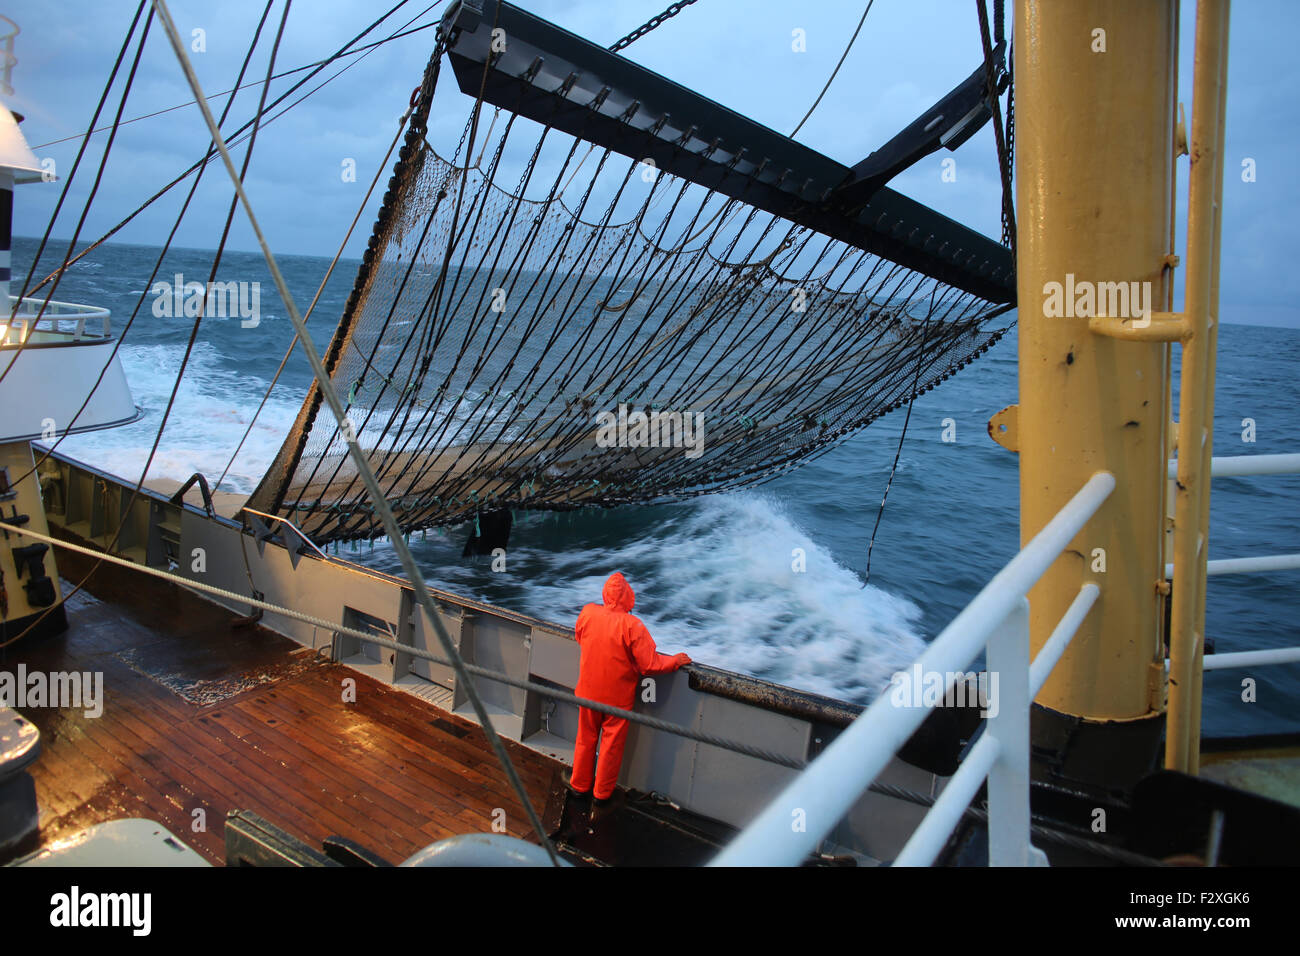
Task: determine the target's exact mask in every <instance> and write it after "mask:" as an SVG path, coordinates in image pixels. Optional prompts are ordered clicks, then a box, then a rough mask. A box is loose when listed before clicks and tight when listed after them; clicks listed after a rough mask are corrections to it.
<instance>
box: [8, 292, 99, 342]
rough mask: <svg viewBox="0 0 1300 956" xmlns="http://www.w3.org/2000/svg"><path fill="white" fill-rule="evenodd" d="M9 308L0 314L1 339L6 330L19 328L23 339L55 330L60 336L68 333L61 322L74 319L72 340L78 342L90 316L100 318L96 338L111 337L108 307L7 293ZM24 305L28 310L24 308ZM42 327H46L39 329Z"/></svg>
mask: <svg viewBox="0 0 1300 956" xmlns="http://www.w3.org/2000/svg"><path fill="white" fill-rule="evenodd" d="M7 304H8V308H7V309H6V311H5V314H4V315H3V316H0V325H3V326H4V334H3V336H0V339H3V338H7V337H8V333H9V329H10V328H12V327H15V326H16V327H18V328H19V329H20V330H21V331H20V334H19V339H20V340H23V339H26V338H27V336H29V335H31V333H33V332H36V331H47V332H57V333H59V334H61V335H67V334H69V332H67V331H65V330H64V328H63V323H64V322H67V321H75V322H76V326H75V327H74V328H73V329H72V330H71V333H70V334H71V335H72V340H73V341H74V342H79V341H81V339H82V338H83V337H85V335H86V323H87V322H89V321H91V320H92V319H99V320H100V321H101V323H102V326H101V328H102V333H101V335H99V336H96V337H97V338H105V339H107V338H111V337H112V324H111V320H112V315H113V313H112V312H111V311H110V310H109V309H105V308H101V307H100V306H96V305H79V304H78V303H76V302H59V301H57V300H54V299H36V298H32V297H30V296H29V297H27V298H23V299H19V298H18V297H17V296H14V295H11V296H9V302H8V303H7ZM24 307H26V308H27V309H30V311H24ZM42 326H48V328H45V329H42Z"/></svg>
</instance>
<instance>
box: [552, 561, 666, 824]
mask: <svg viewBox="0 0 1300 956" xmlns="http://www.w3.org/2000/svg"><path fill="white" fill-rule="evenodd" d="M602 596H603V597H604V599H605V604H604V606H603V607H602V606H601V605H599V604H588V605H587V606H586V607H584V608H583V609H582V613H581V614H579V615H578V623H577V625H576V627H575V630H576V631H577V635H578V645H579V646H580V648H581V653H582V660H581V663H580V665H579V670H578V687H577V689H576V693H577V695H578V696H579V697H586V698H588V699H590V700H595V701H599V702H600V703H602V704H610V705H612V706H614V707H622V708H624V709H626V710H631V709H632V707H633V705H634V704H635V703H636V690H637V684H638V682H639V681H640V679H641V677H642V675H645V674H666V673H668V672H669V671H675V670H677V669H678V668H679V667H681V666H682V665H684V664H689V663H690V662H691V659H690V658H689V657H687V656H686V655H685V654H675V655H671V656H670V655H667V654H660V653H659V651H658V650H657V649H656V647H655V642H654V638H652V637H651V636H650V632H649V631H648V630H646V626H645V625H644V624H642V623H641V621H640V620H639V619H638V618H636V617H634V616H633V615H632V614H631V613H630V612H631V610H632V605H633V604H634V603H635V602H636V595H635V594H633V593H632V588H631V587H630V586H629V585H628V583H627V580H626V579H625V578H624V577H623V575H621V574H619V573H618V572H617V571H615V572H614V573H613V574H611V575H610V576H609V580H607V581H606V582H605V588H604V592H603V595H602ZM597 738H599V739H600V763H599V766H597V762H596V740H597ZM626 741H627V718H625V717H614V716H609V715H606V714H602V713H599V712H597V711H594V710H588V709H587V708H586V707H580V708H578V741H577V743H576V745H575V746H574V748H573V775H572V776H571V777H570V778H569V786H571V787H572V788H573V789H574V790H576V791H578V792H579V793H586V792H587V791H589V790H590V791H592V793H593V794H594V795H595V797H596V799H597V800H608V799H609V798H610V797H611V796H612V795H613V793H614V785H615V784H616V783H618V772H619V768H620V767H621V766H622V764H623V745H624V743H625V742H626ZM593 776H594V781H595V788H594V789H593V787H592V782H593Z"/></svg>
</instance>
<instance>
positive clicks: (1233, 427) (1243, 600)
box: [14, 238, 1300, 735]
mask: <svg viewBox="0 0 1300 956" xmlns="http://www.w3.org/2000/svg"><path fill="white" fill-rule="evenodd" d="M64 246H66V243H64V244H62V245H58V244H56V245H55V246H54V249H53V250H47V252H46V255H45V257H44V258H43V261H42V265H43V266H45V268H44V269H43V270H38V274H39V275H40V276H43V275H45V274H46V273H48V272H49V271H50V270H51V269H52V268H53V267H54V265H55V264H56V263H57V262H58V261H59V259H60V258H61V257H62V255H63V251H64ZM35 250H36V242H35V241H34V240H31V239H21V238H19V239H16V240H15V248H14V274H15V287H17V286H18V285H19V284H20V283H21V281H22V279H23V277H25V275H26V273H27V269H28V268H29V267H30V265H31V261H32V257H33V255H34V254H35ZM158 252H159V250H158V249H155V248H151V247H144V246H132V245H125V244H107V245H105V246H103V247H101V248H100V249H97V250H96V251H95V252H93V253H92V254H91V255H90V256H88V257H87V258H86V259H85V260H82V262H80V263H78V264H77V265H76V266H75V267H74V268H73V269H71V270H69V272H68V273H67V275H66V276H65V277H64V279H63V280H62V282H61V284H60V286H59V288H58V290H57V292H56V298H58V299H61V300H65V301H73V302H84V303H93V304H97V305H104V306H107V307H109V308H111V309H112V310H113V316H114V318H113V327H114V331H115V332H118V333H120V332H121V331H122V329H123V327H124V326H125V324H126V322H127V320H128V318H129V317H130V315H131V313H132V310H133V309H135V308H136V306H137V304H140V308H139V312H138V315H137V317H136V319H135V322H134V324H133V325H132V327H131V328H130V330H129V332H127V334H126V336H125V339H124V342H123V345H122V349H121V356H122V361H123V365H124V367H125V369H126V372H127V375H128V377H129V380H130V382H131V386H132V389H133V392H134V395H135V400H136V403H137V404H138V405H140V406H142V407H143V409H144V412H145V414H144V417H143V419H142V420H141V421H140V422H138V423H136V424H134V425H130V426H126V427H122V428H118V429H114V430H111V431H105V432H99V433H95V434H90V435H83V436H73V437H71V438H67V439H65V440H64V441H63V442H62V443H61V445H60V450H61V451H63V452H65V453H67V454H69V455H71V456H73V457H75V458H79V459H81V460H84V461H87V462H89V463H91V464H94V465H96V466H98V467H101V468H104V469H107V470H109V471H111V472H114V473H116V474H119V475H122V476H124V477H127V478H132V479H135V478H138V477H139V475H140V470H141V468H142V467H143V466H144V463H145V460H146V458H147V456H148V454H149V450H150V447H151V445H152V443H153V440H154V438H155V436H156V434H157V431H158V428H159V426H160V424H161V422H162V416H163V411H164V409H165V408H166V406H167V404H168V401H169V399H170V397H171V392H172V386H173V383H174V380H175V377H176V373H177V371H178V369H179V367H180V362H181V359H182V356H183V354H184V350H185V344H186V341H187V340H188V338H189V335H190V327H191V324H192V320H189V319H184V318H168V317H156V316H155V315H154V314H153V308H152V306H153V302H154V296H152V295H150V294H149V291H148V288H147V280H148V279H149V275H150V272H151V270H152V269H153V266H154V262H155V260H156V258H157V255H158ZM211 259H212V253H210V252H204V251H197V250H173V251H172V252H170V253H169V254H168V256H167V259H166V261H165V262H164V264H163V267H162V268H161V270H160V272H159V275H158V278H157V280H155V281H168V282H174V281H175V280H174V276H175V274H176V273H181V274H182V275H183V276H184V277H185V281H206V278H207V274H208V270H209V268H210V265H211ZM280 265H281V268H282V270H283V272H284V274H285V276H286V278H287V280H288V282H289V284H290V287H291V290H292V291H293V293H294V295H295V297H296V299H297V301H298V302H299V304H300V307H303V306H305V304H306V303H307V302H310V300H311V298H312V296H313V295H314V294H315V293H316V290H317V287H318V285H319V283H320V281H321V279H322V277H323V276H324V274H325V271H326V269H327V267H328V265H329V262H328V260H326V259H321V258H315V257H300V256H283V257H281V259H280ZM356 267H357V263H355V262H348V261H344V262H341V263H340V264H339V267H338V268H337V269H336V271H335V274H334V276H333V277H332V278H331V281H330V283H329V284H328V285H327V287H326V289H325V291H324V293H323V294H322V296H321V299H320V302H319V304H318V305H317V307H316V310H315V312H314V313H313V315H312V317H311V320H310V323H309V325H310V328H311V330H312V332H313V335H314V337H315V338H316V341H317V343H318V344H319V345H320V347H322V348H323V347H324V346H325V344H326V343H327V342H328V340H329V337H330V334H331V332H332V331H333V328H334V326H335V324H336V323H337V321H338V316H339V315H340V313H341V311H342V309H343V305H344V303H345V301H346V298H347V296H348V294H349V292H350V290H351V284H352V279H353V276H354V275H355V270H356ZM218 279H219V280H222V281H225V280H234V281H247V282H260V283H261V290H262V297H261V321H260V324H259V325H258V326H257V327H256V328H244V327H243V326H242V324H241V321H240V319H239V318H238V317H234V318H214V319H205V320H204V322H203V323H202V326H201V327H200V331H199V335H198V338H197V341H196V344H195V347H194V349H193V351H192V354H191V356H190V359H189V363H188V366H187V369H186V374H185V376H184V377H183V379H182V381H181V387H180V389H179V391H178V392H177V394H176V398H175V402H174V405H173V408H172V411H171V414H170V416H169V418H168V421H167V425H166V428H165V430H164V432H163V439H162V441H161V443H160V445H159V450H158V453H157V454H156V455H155V457H154V459H153V463H152V465H151V466H150V468H149V476H150V477H155V478H157V477H166V478H174V479H178V480H183V479H185V478H188V477H189V476H190V475H191V474H192V473H193V472H195V471H201V472H203V473H204V474H205V475H206V476H207V477H208V478H209V480H211V481H214V482H215V481H216V480H217V479H218V477H219V476H221V475H222V474H223V472H225V473H226V478H225V479H224V481H223V482H222V485H221V489H222V490H225V491H232V492H248V491H251V490H252V488H253V487H254V485H255V484H256V483H257V481H258V479H259V478H260V476H261V474H262V473H263V471H264V470H265V468H266V466H267V465H268V463H269V462H270V460H271V458H272V457H273V456H274V454H275V453H276V451H277V450H278V449H279V447H280V444H281V442H282V440H283V437H284V435H285V433H286V431H287V430H288V428H289V426H290V424H291V423H292V421H293V418H294V416H295V415H296V413H297V411H298V408H299V405H300V403H301V400H302V396H303V395H304V394H305V391H306V387H307V384H308V382H309V381H310V377H311V376H310V370H309V368H308V367H307V362H306V360H305V359H304V358H303V357H302V355H301V352H300V351H298V352H295V354H294V355H293V357H292V358H291V359H290V361H289V363H288V364H287V366H286V368H285V370H284V373H283V375H282V376H281V378H280V381H279V383H278V385H277V387H276V389H275V390H274V392H273V393H272V395H271V398H270V400H269V401H268V402H267V405H266V408H265V409H264V410H263V412H262V414H261V415H260V416H259V417H257V419H256V421H255V422H254V424H253V427H252V430H251V432H250V433H249V435H248V438H247V440H246V441H245V443H244V445H243V448H242V449H241V450H240V452H239V454H238V455H234V457H233V460H232V455H233V454H234V451H235V448H236V446H237V445H238V443H239V442H240V440H241V438H243V436H244V433H245V431H246V430H247V429H248V426H249V423H250V422H253V413H254V411H255V410H256V408H257V405H258V403H259V402H260V401H261V399H262V397H263V395H264V394H265V393H266V390H267V388H268V386H269V384H270V382H271V379H272V377H273V376H274V375H275V372H276V368H277V367H278V365H279V364H280V361H281V358H282V357H283V355H284V351H285V349H286V347H287V346H288V344H289V342H290V340H291V339H292V335H293V330H292V328H291V326H290V324H289V321H288V319H287V317H286V316H285V314H284V310H283V307H282V306H281V304H280V302H279V300H278V298H277V297H276V296H275V293H274V286H273V285H272V283H271V281H270V277H269V275H268V274H267V271H266V269H265V265H264V264H263V262H262V260H261V257H260V256H259V255H255V254H249V253H238V252H230V253H227V254H226V256H225V258H224V260H223V263H222V266H221V269H220V270H219V274H218ZM1228 318H1229V319H1230V320H1231V319H1232V316H1231V315H1229V316H1228ZM1297 368H1300V330H1293V329H1284V328H1268V327H1256V326H1248V325H1234V324H1225V325H1224V326H1223V327H1222V330H1221V333H1220V354H1219V377H1218V392H1217V396H1216V405H1215V409H1216V416H1215V435H1214V447H1215V452H1216V454H1222V455H1231V454H1272V453H1282V452H1293V451H1296V450H1298V448H1300V428H1297V425H1298V424H1300V422H1298V420H1297V417H1296V411H1297V408H1298V407H1300V375H1298V374H1297ZM1015 401H1016V341H1015V336H1014V334H1012V335H1009V336H1008V337H1007V338H1006V339H1004V340H1003V341H1002V342H1001V343H999V344H998V345H997V346H995V347H994V348H993V349H992V350H991V351H990V352H989V353H988V354H987V355H985V356H984V357H983V358H982V359H980V360H978V361H977V362H976V363H975V364H974V365H972V366H971V367H969V368H968V369H966V370H964V371H963V372H961V373H960V374H958V375H957V376H955V377H954V378H952V379H950V380H949V381H947V382H945V383H944V384H942V385H940V386H939V387H938V388H936V389H934V390H933V391H931V392H930V393H928V394H926V395H924V396H922V397H921V398H919V399H918V400H917V401H916V403H915V407H914V409H913V412H912V418H911V422H910V425H909V427H908V431H907V436H906V440H905V441H904V443H903V451H902V456H901V460H900V461H899V465H898V472H897V474H896V476H895V479H894V483H893V487H892V490H891V491H890V495H889V500H888V504H887V507H886V509H885V513H884V517H883V520H882V521H881V523H880V529H879V532H878V534H877V537H876V542H875V548H874V551H873V553H872V559H871V575H870V584H869V585H868V586H866V587H865V588H864V587H863V586H862V571H863V569H864V567H865V565H866V557H867V545H868V540H869V539H870V536H871V531H872V525H873V524H874V523H875V520H876V513H877V509H878V506H879V504H880V498H881V494H882V492H883V491H884V487H885V482H886V480H887V478H888V475H889V469H890V465H891V463H892V462H893V459H894V454H895V451H896V449H897V445H898V440H899V434H900V431H901V429H902V424H903V418H904V414H905V413H904V411H902V410H900V411H898V412H895V413H893V414H891V415H889V416H886V417H885V418H884V419H882V420H880V421H878V422H877V423H876V424H874V425H872V426H871V427H869V428H867V429H866V430H864V431H862V432H860V433H859V434H857V435H855V436H853V437H852V438H851V439H850V440H848V441H847V442H845V443H844V444H843V445H842V446H840V447H838V448H836V449H835V450H833V451H831V452H829V453H828V454H825V455H823V456H821V457H820V458H818V459H816V460H814V461H811V462H809V463H807V464H806V465H805V466H804V467H802V468H799V469H797V470H795V471H792V472H790V473H787V474H785V475H783V476H781V477H780V478H778V479H776V480H773V481H771V482H768V483H766V484H764V485H761V486H759V487H756V488H754V489H751V490H747V491H743V492H737V493H731V494H725V495H714V496H706V497H702V498H697V499H694V500H691V501H687V502H681V503H672V504H661V505H653V506H645V507H632V508H622V509H615V510H610V511H605V510H598V509H596V510H589V511H583V512H576V513H571V514H542V513H532V514H521V515H520V516H518V519H517V521H516V524H515V529H514V532H513V535H512V538H511V546H510V550H509V554H508V558H507V570H506V571H505V572H504V573H495V572H493V571H492V569H491V566H490V562H489V561H488V560H487V559H479V560H477V561H468V560H462V559H461V557H460V551H461V548H462V546H463V544H464V540H465V535H466V529H463V528H451V529H447V530H446V531H439V532H434V531H431V532H429V533H428V534H427V535H416V536H414V537H413V538H412V542H411V544H412V549H413V551H414V553H415V555H416V557H417V559H418V560H419V561H420V562H421V565H422V567H423V569H424V572H425V574H426V576H427V577H428V579H429V580H430V582H431V583H433V584H435V585H437V586H439V587H442V588H446V589H448V590H451V591H456V592H460V593H467V594H471V595H473V596H475V597H478V598H480V599H483V600H487V601H491V602H493V603H496V604H500V605H503V606H506V607H510V608H513V609H516V610H519V611H522V612H525V613H528V614H533V615H536V616H538V617H541V618H545V619H547V620H553V621H558V622H571V621H572V620H573V619H574V618H575V617H576V616H577V613H578V611H579V610H580V609H581V607H582V605H583V604H585V603H587V602H588V601H592V600H598V599H599V594H600V587H601V584H602V582H603V581H604V579H605V577H606V576H607V575H608V574H609V573H610V572H611V571H614V570H620V571H622V572H623V573H624V575H626V576H627V578H628V580H629V581H630V582H631V584H632V586H633V588H634V590H635V591H636V592H637V605H636V612H637V614H638V615H640V616H641V617H642V619H643V620H644V621H645V622H646V624H647V625H648V626H649V628H650V630H651V633H652V634H654V636H655V638H656V640H657V641H658V643H659V645H660V647H661V649H663V650H665V651H668V652H675V651H678V650H685V651H687V652H688V653H690V654H691V656H692V657H694V658H695V659H697V660H699V661H701V662H705V663H709V664H713V665H716V666H719V667H724V668H727V669H731V670H736V671H741V672H744V673H749V674H753V675H755V676H758V677H762V678H765V679H768V680H773V681H777V682H780V683H783V684H789V685H792V686H795V687H798V688H802V689H805V690H810V691H814V692H817V693H822V694H827V695H831V696H834V697H839V698H843V699H848V700H852V701H857V702H865V701H868V700H870V699H871V698H872V697H874V695H875V694H876V693H878V692H879V690H880V689H881V687H882V686H883V685H884V684H885V683H886V682H887V681H888V678H889V675H890V674H891V673H892V672H893V671H894V670H897V669H899V668H901V667H903V666H905V665H906V664H908V663H909V662H910V661H911V660H912V659H914V658H915V657H916V655H917V654H918V653H919V651H920V650H921V649H922V648H923V646H924V645H925V642H927V641H928V640H930V639H932V638H933V637H934V636H935V635H936V634H937V633H939V631H940V630H942V628H943V627H944V626H945V625H946V624H947V623H948V622H949V621H950V620H951V619H952V618H953V617H954V616H955V615H956V613H957V612H958V611H959V610H960V609H961V608H962V607H963V606H964V605H965V604H966V603H967V602H968V601H969V600H970V599H971V598H972V597H973V596H974V595H975V594H976V593H977V592H978V591H979V590H980V588H981V587H983V585H984V584H985V583H986V582H987V581H988V579H989V578H990V577H991V576H992V575H993V574H994V573H995V572H996V571H997V570H998V569H999V568H1000V567H1001V566H1002V565H1003V564H1004V563H1005V562H1006V561H1007V560H1008V559H1009V558H1010V557H1012V556H1013V555H1014V554H1015V552H1016V550H1017V548H1018V545H1019V536H1018V523H1017V521H1018V519H1017V505H1018V500H1019V498H1018V495H1019V491H1018V484H1017V461H1016V457H1015V455H1013V454H1011V453H1010V452H1007V451H1005V450H1003V449H1002V448H1000V447H999V446H997V445H995V444H994V443H993V442H992V441H991V440H990V439H989V438H988V436H987V434H986V431H985V428H986V423H987V421H988V419H989V417H990V416H991V415H992V414H993V413H994V412H996V411H998V410H999V409H1001V408H1002V407H1004V406H1006V405H1009V404H1012V403H1014V402H1015ZM946 419H952V421H953V423H954V424H955V438H956V440H955V441H952V442H945V441H944V440H943V436H944V431H945V420H946ZM1243 419H1253V421H1254V423H1255V428H1254V441H1253V442H1245V441H1243ZM227 468H228V469H229V470H228V472H227ZM796 549H800V550H801V552H802V555H803V564H804V568H805V569H804V570H803V571H802V572H796V571H794V570H793V563H794V562H795V560H796V557H795V553H796ZM1296 551H1300V476H1287V477H1273V478H1257V479H1220V480H1218V481H1216V482H1215V486H1214V497H1213V504H1212V515H1211V538H1210V557H1211V558H1224V557H1239V556H1249V555H1262V554H1278V553H1288V552H1296ZM340 553H341V554H342V555H343V556H345V557H348V558H350V559H353V560H356V561H359V562H361V563H364V564H368V565H370V566H373V567H375V568H378V569H381V570H385V571H398V570H399V568H398V562H397V559H396V555H395V554H394V552H393V551H392V548H391V546H389V545H387V544H386V543H385V542H378V543H376V544H375V545H374V546H373V547H372V546H370V545H368V544H367V545H361V546H358V547H357V548H356V549H353V548H350V547H349V546H346V545H345V546H343V549H342V551H341V552H340ZM1207 619H1208V620H1207V633H1208V635H1209V636H1210V639H1211V640H1212V641H1214V642H1215V645H1216V649H1217V650H1219V651H1230V650H1250V649H1258V648H1268V647H1286V646H1294V645H1296V644H1297V643H1300V625H1297V621H1300V573H1297V572H1274V573H1268V574H1258V575H1235V576H1220V577H1216V578H1212V579H1211V581H1210V588H1209V600H1208V610H1207ZM1245 677H1250V678H1253V679H1254V680H1255V681H1256V684H1257V686H1256V700H1255V701H1254V702H1251V703H1247V702H1244V701H1243V700H1242V699H1241V697H1242V685H1241V682H1242V679H1243V678H1245ZM1203 713H1204V719H1205V733H1206V734H1207V735H1215V734H1245V733H1262V732H1270V731H1279V730H1300V665H1289V666H1285V667H1271V668H1261V669H1257V670H1254V671H1250V672H1242V671H1222V672H1212V673H1210V674H1208V675H1207V676H1206V679H1205V699H1204V704H1203Z"/></svg>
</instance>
